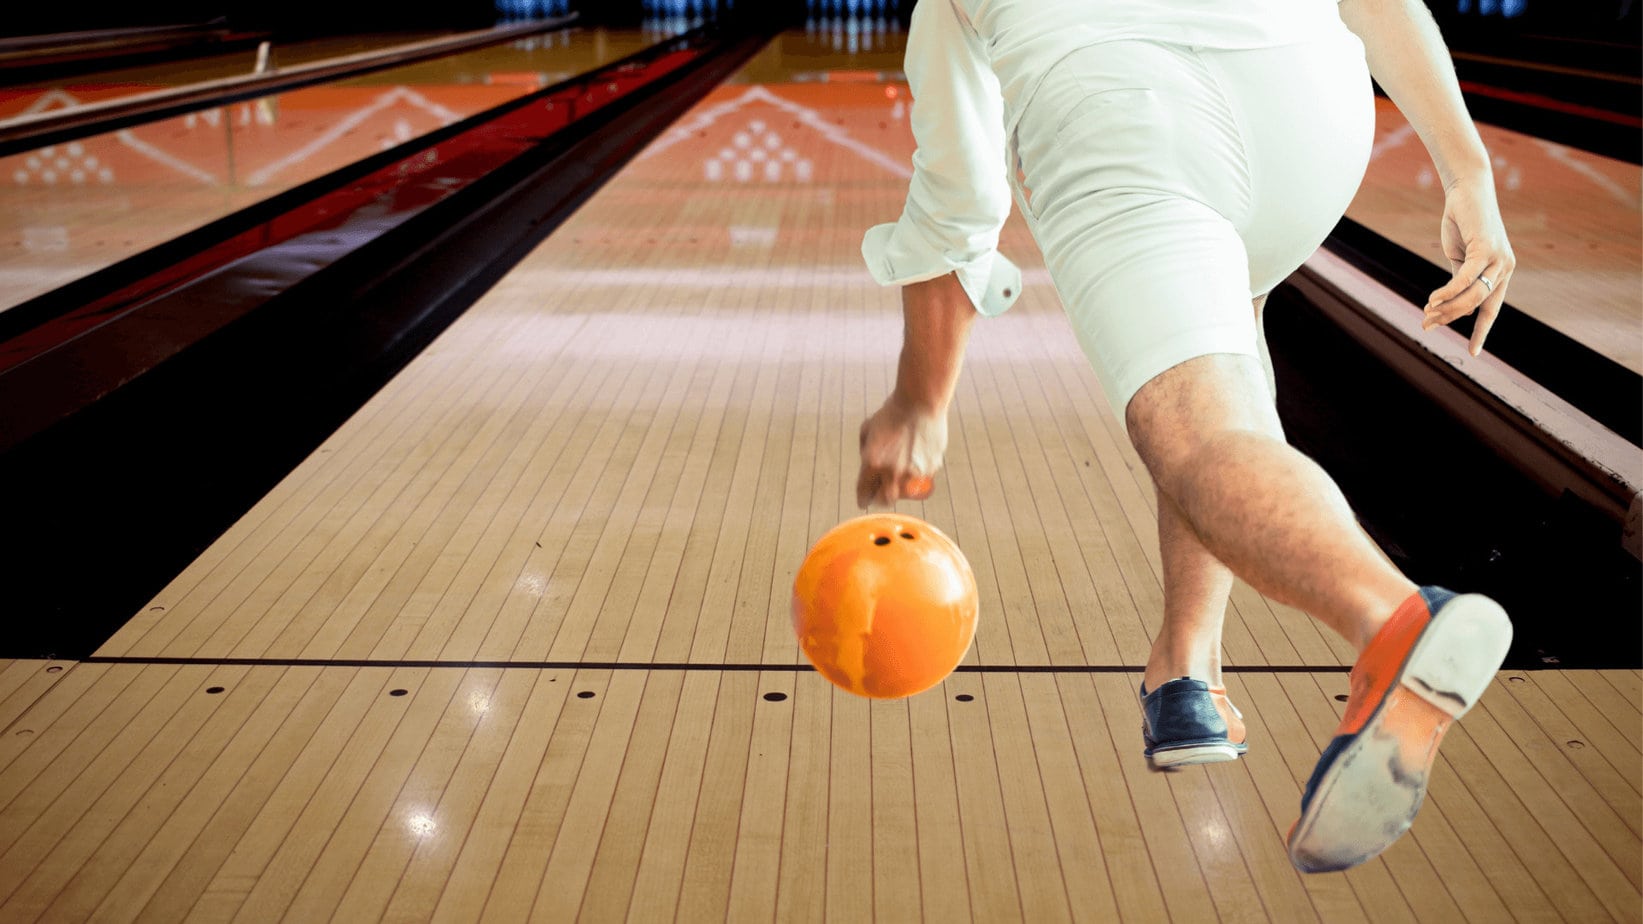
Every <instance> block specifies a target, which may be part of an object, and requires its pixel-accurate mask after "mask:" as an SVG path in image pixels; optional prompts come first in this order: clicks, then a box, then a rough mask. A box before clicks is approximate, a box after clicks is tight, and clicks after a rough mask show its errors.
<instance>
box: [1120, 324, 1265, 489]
mask: <svg viewBox="0 0 1643 924" xmlns="http://www.w3.org/2000/svg"><path fill="white" fill-rule="evenodd" d="M1124 418H1125V421H1124V422H1125V426H1126V428H1127V429H1128V431H1129V435H1130V441H1131V442H1132V443H1134V445H1135V449H1136V452H1138V453H1139V454H1140V456H1141V460H1142V462H1144V463H1145V464H1146V466H1147V469H1148V471H1149V472H1150V473H1151V474H1152V476H1153V478H1154V479H1155V480H1156V481H1157V482H1158V483H1159V485H1160V486H1161V487H1163V488H1164V489H1165V490H1166V491H1171V485H1172V484H1173V483H1174V482H1175V481H1176V480H1177V478H1178V477H1179V476H1180V475H1181V473H1182V472H1183V470H1185V469H1188V468H1190V467H1191V466H1193V465H1195V464H1199V463H1200V462H1201V461H1202V454H1203V453H1204V452H1205V451H1212V450H1213V448H1214V446H1215V445H1216V444H1217V443H1220V442H1221V439H1222V437H1224V436H1225V435H1227V434H1232V433H1245V434H1248V433H1255V434H1260V435H1262V436H1267V437H1273V438H1277V439H1282V438H1283V428H1282V427H1281V426H1280V424H1279V423H1278V415H1277V411H1276V409H1275V408H1274V407H1273V405H1272V400H1271V398H1270V396H1269V394H1268V391H1267V382H1266V376H1265V375H1264V373H1263V371H1262V369H1261V364H1260V361H1259V360H1258V359H1257V358H1256V357H1253V356H1245V355H1242V354H1233V353H1216V354H1211V355H1208V356H1200V357H1197V358H1196V359H1190V360H1187V361H1186V362H1184V363H1181V364H1179V365H1177V366H1174V367H1171V368H1170V369H1166V370H1165V371H1164V372H1162V373H1160V374H1159V375H1157V376H1155V377H1153V379H1152V380H1151V381H1149V382H1147V383H1146V384H1145V385H1143V386H1141V389H1140V390H1139V391H1137V392H1136V393H1135V397H1134V398H1132V399H1130V403H1129V405H1128V406H1127V407H1126V408H1125V411H1124ZM1171 493H1174V492H1173V491H1171Z"/></svg>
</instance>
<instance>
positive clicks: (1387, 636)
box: [1335, 592, 1432, 735]
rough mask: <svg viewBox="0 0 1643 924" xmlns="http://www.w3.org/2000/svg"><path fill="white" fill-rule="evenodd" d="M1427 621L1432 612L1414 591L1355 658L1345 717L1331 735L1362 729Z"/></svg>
mask: <svg viewBox="0 0 1643 924" xmlns="http://www.w3.org/2000/svg"><path fill="white" fill-rule="evenodd" d="M1431 621H1432V612H1431V611H1430V610H1428V609H1427V608H1426V599H1425V598H1424V597H1422V596H1421V595H1420V593H1419V592H1416V593H1414V594H1411V595H1410V597H1409V599H1407V600H1405V601H1403V603H1402V605H1400V606H1399V607H1398V609H1397V611H1396V612H1394V613H1393V614H1392V618H1391V619H1389V620H1387V622H1386V625H1384V626H1382V627H1381V630H1380V631H1379V632H1377V633H1375V637H1374V638H1373V639H1371V640H1370V642H1369V647H1367V648H1365V649H1364V650H1363V653H1362V654H1360V655H1358V663H1356V664H1354V665H1352V693H1351V696H1350V697H1349V698H1348V699H1347V704H1346V715H1345V717H1343V718H1342V719H1341V725H1340V728H1338V729H1336V730H1335V734H1337V735H1355V734H1357V733H1358V732H1359V731H1362V730H1363V726H1364V723H1365V722H1368V721H1369V718H1370V716H1372V715H1374V714H1375V710H1376V709H1377V708H1379V707H1380V704H1381V700H1383V699H1385V697H1386V694H1387V692H1388V691H1389V690H1390V689H1391V687H1392V685H1393V684H1395V683H1397V680H1398V675H1399V674H1400V673H1401V672H1402V671H1403V664H1404V662H1405V661H1407V660H1409V652H1410V651H1412V650H1413V649H1414V647H1415V642H1417V641H1419V640H1420V637H1421V633H1422V632H1424V631H1426V624H1427V623H1429V622H1431Z"/></svg>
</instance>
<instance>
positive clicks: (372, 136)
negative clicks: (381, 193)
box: [0, 27, 677, 310]
mask: <svg viewBox="0 0 1643 924" xmlns="http://www.w3.org/2000/svg"><path fill="white" fill-rule="evenodd" d="M676 31H677V30H673V29H671V27H669V28H659V27H653V28H649V29H604V28H595V29H575V30H569V31H562V32H555V33H549V34H544V35H540V36H532V37H529V38H525V39H521V40H519V41H515V42H510V43H508V44H506V45H499V46H494V47H491V48H486V49H480V50H478V51H474V52H469V53H466V54H462V55H456V56H452V57H450V58H447V59H442V60H439V61H430V62H424V63H421V64H415V65H410V66H407V67H403V68H395V69H392V70H387V71H380V72H377V73H374V74H369V75H365V76H363V77H359V78H355V79H352V80H346V81H339V82H336V83H330V84H325V85H322V86H313V87H305V88H302V89H298V90H293V91H290V92H287V93H280V94H277V95H273V96H269V97H266V98H263V99H258V100H251V101H247V102H241V103H234V104H232V105H228V106H223V107H219V108H214V109H207V110H203V111H200V112H196V113H190V114H188V115H183V116H178V117H176V118H171V119H165V120H161V121H157V122H150V123H146V124H143V125H137V126H133V127H131V128H126V129H121V130H119V131H115V132H110V133H108V134H104V135H97V136H93V137H88V138H84V139H80V140H77V141H72V142H68V143H65V144H57V145H50V146H46V147H42V148H40V149H38V150H35V151H31V152H27V153H23V154H17V155H12V156H9V157H0V310H5V309H6V308H10V307H12V306H15V305H17V304H19V303H21V302H24V301H26V300H28V299H30V298H33V297H35V296H37V295H40V294H42V293H44V292H47V291H50V290H51V289H54V288H56V287H58V286H61V285H64V284H66V283H68V282H71V281H73V280H75V279H78V278H80V277H82V276H85V275H87V274H88V273H91V272H95V271H96V270H99V269H101V268H103V267H105V266H108V265H110V264H112V263H115V262H117V261H119V260H122V259H125V258H126V257H129V256H132V255H133V254H136V253H138V252H141V251H142V250H145V249H147V248H149V247H152V246H155V245H157V244H160V243H163V242H164V241H167V240H170V239H172V238H175V237H177V236H179V235H181V234H184V233H186V232H188V231H191V230H193V229H195V228H198V227H200V226H202V225H205V224H207V223H209V222H211V221H213V220H215V219H217V218H220V217H222V216H224V215H227V214H229V213H231V212H234V211H237V210H239V209H242V208H245V207H246V206H249V205H252V204H254V203H256V202H260V201H262V200H264V199H267V198H269V197H271V196H274V195H276V194H278V193H280V192H283V191H285V190H287V189H290V188H292V187H294V186H297V185H299V184H301V183H304V182H306V181H308V180H311V179H314V178H315V177H318V176H321V175H323V174H325V173H327V172H329V171H332V170H335V169H337V168H339V167H342V166H345V165H347V164H349V163H352V162H354V161H357V160H359V159H360V158H363V157H366V156H369V155H371V154H375V153H377V152H379V151H383V150H387V149H388V148H391V147H394V146H395V145H398V144H401V143H404V142H406V141H410V140H413V139H415V138H418V137H420V136H422V135H424V134H426V133H428V132H430V131H434V130H436V129H438V128H441V127H443V126H445V125H449V124H451V123H453V122H457V121H460V120H461V119H464V118H467V117H468V116H471V115H474V114H476V113H478V112H481V111H483V110H485V109H488V108H490V107H492V106H496V105H499V104H501V103H504V102H506V101H508V100H510V99H514V98H517V97H519V96H522V95H524V94H526V93H530V92H532V91H534V90H537V89H539V88H541V87H544V86H547V85H549V84H552V83H555V82H557V81H559V80H563V79H565V78H567V77H570V76H573V75H575V74H579V73H584V72H586V71H588V70H591V69H593V68H595V67H598V66H600V65H602V64H605V63H608V62H610V61H613V60H616V59H618V58H621V57H623V56H625V55H628V54H632V53H633V52H636V51H638V50H640V49H642V48H644V47H646V46H648V45H650V44H653V43H654V42H656V41H659V40H661V39H662V38H664V37H665V36H666V35H667V34H676ZM52 92H60V91H52ZM41 99H47V97H44V96H42V97H39V98H37V100H36V103H38V102H39V100H41ZM48 102H49V100H48ZM9 105H13V106H16V105H19V104H18V102H17V100H13V101H12V102H11V103H10V104H9ZM31 105H32V104H31ZM24 108H26V106H25V107H24ZM17 111H21V110H17ZM0 114H3V111H0Z"/></svg>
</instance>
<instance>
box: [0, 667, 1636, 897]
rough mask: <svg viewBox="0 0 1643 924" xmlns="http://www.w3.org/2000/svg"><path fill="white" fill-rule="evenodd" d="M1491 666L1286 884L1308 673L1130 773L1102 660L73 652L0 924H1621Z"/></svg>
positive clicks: (1591, 841) (1133, 719) (1614, 850)
mask: <svg viewBox="0 0 1643 924" xmlns="http://www.w3.org/2000/svg"><path fill="white" fill-rule="evenodd" d="M1507 676H1509V675H1505V674H1503V675H1502V677H1503V679H1502V682H1501V683H1497V684H1496V685H1495V686H1494V687H1492V688H1491V689H1490V691H1489V692H1488V693H1487V695H1486V696H1485V698H1484V700H1483V702H1482V704H1481V706H1480V709H1479V711H1478V714H1477V715H1474V716H1469V717H1468V719H1467V720H1466V721H1465V722H1464V723H1463V724H1462V726H1461V727H1459V728H1458V729H1457V730H1456V731H1454V732H1452V733H1451V735H1452V740H1451V741H1450V742H1449V743H1448V744H1447V745H1446V748H1445V750H1444V752H1443V756H1442V757H1441V758H1440V760H1439V763H1438V766H1437V771H1436V775H1435V778H1434V781H1433V784H1432V789H1431V793H1430V798H1429V804H1428V805H1427V806H1426V808H1425V809H1424V810H1423V812H1422V814H1421V816H1420V818H1419V820H1418V821H1417V823H1416V825H1415V828H1414V830H1413V831H1412V832H1411V834H1410V836H1408V837H1406V838H1404V839H1403V840H1401V841H1399V842H1398V843H1397V844H1395V845H1394V846H1393V847H1392V848H1391V849H1390V850H1388V851H1387V852H1386V853H1385V854H1383V855H1382V857H1380V858H1379V859H1376V860H1374V861H1371V862H1370V863H1368V864H1365V865H1364V866H1362V867H1359V868H1358V869H1355V870H1353V871H1351V872H1350V873H1347V874H1345V875H1325V876H1305V875H1302V874H1299V873H1297V872H1295V871H1294V870H1293V869H1292V868H1291V867H1290V866H1289V863H1288V860H1287V858H1286V857H1285V856H1284V851H1283V833H1284V831H1285V830H1287V827H1288V825H1289V823H1290V822H1291V821H1292V820H1293V818H1294V814H1295V812H1296V809H1297V807H1298V803H1299V798H1300V790H1301V786H1302V784H1304V782H1305V778H1306V775H1307V774H1308V773H1310V770H1311V761H1312V760H1313V759H1315V756H1316V754H1317V752H1318V750H1319V748H1320V746H1321V744H1322V743H1323V739H1322V736H1320V735H1318V734H1315V733H1312V732H1311V731H1309V730H1311V729H1316V728H1317V727H1319V725H1318V722H1319V719H1320V718H1325V719H1327V717H1329V716H1333V715H1335V714H1337V712H1338V706H1339V704H1338V703H1336V702H1335V701H1334V699H1333V693H1332V691H1333V690H1334V689H1335V688H1336V687H1337V686H1338V681H1339V679H1340V677H1339V675H1338V674H1333V673H1329V674H1305V673H1284V674H1275V673H1266V672H1251V673H1246V674H1239V675H1236V678H1237V680H1236V684H1235V686H1234V693H1235V695H1237V696H1238V697H1239V698H1240V699H1241V700H1242V701H1243V702H1244V703H1245V704H1246V706H1247V708H1246V715H1247V716H1248V717H1249V719H1250V730H1251V737H1252V740H1253V744H1252V750H1251V754H1250V755H1249V756H1248V757H1247V758H1246V759H1245V760H1243V761H1241V762H1239V763H1235V764H1229V765H1222V766H1217V767H1208V768H1197V769H1194V770H1189V771H1184V772H1177V773H1155V772H1152V771H1149V770H1147V769H1146V766H1145V763H1144V761H1142V760H1141V758H1140V754H1139V750H1140V741H1139V735H1138V734H1137V731H1136V724H1137V718H1138V710H1137V706H1136V703H1135V699H1134V693H1133V690H1134V683H1135V681H1136V679H1137V678H1136V676H1135V675H1126V674H1122V673H1097V674H1063V675H1047V674H1024V675H1023V674H1015V673H994V674H985V675H976V674H959V675H955V676H954V678H953V679H952V680H950V681H949V682H948V683H946V684H944V685H943V686H942V687H938V688H937V689H935V690H933V691H931V692H929V693H928V694H925V695H922V696H919V697H915V698H913V699H911V700H905V701H890V702H869V701H866V700H860V699H856V698H854V697H851V696H849V695H848V694H845V693H842V692H840V691H837V690H835V689H834V688H832V687H830V686H829V685H827V684H826V683H825V682H824V681H823V680H821V678H820V677H819V676H817V675H815V674H814V673H810V672H802V673H794V672H790V671H771V672H763V673H761V672H741V671H738V672H722V671H716V670H711V669H700V670H656V671H650V670H642V669H630V670H619V671H608V670H597V671H573V670H563V671H552V670H536V669H523V668H513V669H495V668H483V669H466V668H457V667H449V668H432V669H429V668H419V669H405V668H392V667H341V666H338V667H274V666H267V667H233V668H229V667H213V666H208V665H181V666H179V665H127V664H107V665H86V666H82V667H80V668H77V669H76V670H75V671H74V672H73V673H72V674H71V676H70V678H67V679H68V680H70V681H73V680H76V679H79V682H78V683H72V682H66V683H60V684H58V685H56V686H55V687H53V688H52V689H51V690H50V691H48V692H47V693H46V694H45V695H44V696H43V697H42V698H41V699H40V701H39V702H38V703H36V704H35V706H34V707H33V709H31V710H29V711H28V712H27V713H25V715H24V720H25V721H33V720H34V719H36V718H39V719H43V720H49V721H44V722H42V723H40V724H41V729H42V731H41V733H40V734H38V735H36V736H34V738H33V740H32V742H31V744H30V746H29V747H28V748H27V749H26V750H25V751H24V752H23V753H22V754H21V755H19V756H18V757H17V758H16V759H14V760H12V761H11V762H10V763H9V764H8V765H7V766H6V767H5V768H4V769H3V770H0V792H3V793H4V795H3V797H0V798H3V802H0V831H4V832H5V833H6V837H5V840H4V843H3V844H0V870H3V872H0V917H4V918H5V919H7V920H16V919H23V920H30V919H33V918H34V917H36V916H41V915H43V916H45V917H46V918H47V919H52V920H83V919H88V918H92V917H96V918H98V919H103V920H137V919H158V920H182V919H194V920H224V919H229V918H233V917H236V916H248V917H253V918H256V919H270V918H280V917H283V918H287V919H291V920H315V919H324V918H333V919H337V920H378V919H394V920H406V919H414V920H421V919H429V918H438V919H443V920H471V919H474V918H479V917H482V918H486V919H495V920H513V919H519V918H521V917H525V916H534V917H537V918H540V919H543V920H564V919H567V918H574V917H578V916H580V917H581V918H583V919H587V920H611V919H616V918H621V917H624V916H629V915H631V916H633V917H635V918H639V919H652V918H656V917H664V918H668V917H673V916H678V917H680V918H682V919H698V918H699V917H701V916H704V915H705V916H710V917H713V918H715V919H724V918H729V919H734V920H768V919H773V918H775V919H784V920H785V919H789V918H810V917H815V918H820V917H822V916H827V917H832V918H841V917H849V918H855V917H857V916H859V917H861V918H862V919H868V918H871V919H877V920H907V919H911V918H918V917H921V916H922V917H926V918H929V917H934V916H936V915H942V916H943V917H942V919H943V920H948V919H965V918H969V919H974V920H998V919H1021V920H1035V921H1036V920H1110V919H1114V918H1121V919H1123V920H1137V921H1152V920H1158V921H1162V920H1176V921H1197V920H1205V919H1207V918H1216V917H1219V918H1231V919H1250V920H1272V921H1296V920H1322V921H1331V922H1332V921H1342V920H1364V921H1399V920H1401V921H1409V920H1414V921H1426V920H1432V921H1440V920H1451V921H1452V920H1469V921H1489V920H1502V919H1504V917H1506V916H1510V917H1513V918H1516V919H1521V920H1566V921H1591V920H1609V919H1615V920H1636V917H1637V908H1638V906H1639V901H1640V896H1639V890H1638V888H1637V885H1636V883H1635V882H1634V881H1633V880H1632V879H1631V878H1630V877H1629V876H1628V872H1627V867H1628V866H1631V867H1633V868H1635V863H1632V862H1631V861H1632V860H1635V858H1636V849H1637V838H1636V835H1635V834H1631V833H1629V831H1626V830H1624V826H1623V825H1618V824H1616V823H1615V820H1614V819H1617V817H1618V816H1617V815H1616V813H1614V812H1613V811H1612V810H1611V809H1609V808H1608V807H1607V806H1606V805H1604V804H1602V800H1601V799H1600V798H1598V794H1597V790H1596V788H1595V787H1594V786H1592V785H1590V784H1583V783H1582V782H1581V781H1580V779H1579V777H1578V772H1577V771H1576V770H1575V768H1573V767H1572V766H1570V767H1569V769H1568V770H1566V771H1555V770H1550V769H1548V766H1547V764H1548V762H1549V758H1548V756H1547V755H1548V753H1549V752H1551V751H1553V750H1555V749H1556V748H1557V747H1558V746H1559V744H1560V742H1558V741H1556V740H1555V739H1556V737H1557V735H1558V734H1561V732H1558V733H1557V734H1549V733H1548V732H1546V731H1545V730H1542V729H1539V728H1538V727H1527V726H1526V727H1523V728H1518V727H1517V723H1519V722H1520V721H1521V718H1522V717H1523V715H1524V712H1523V710H1522V707H1521V706H1520V705H1519V701H1520V698H1521V695H1522V694H1521V693H1520V692H1519V691H1515V690H1511V689H1508V684H1509V682H1508V681H1506V680H1505V679H1504V678H1505V677H1507ZM218 687H221V688H223V689H222V690H221V691H220V692H215V693H213V692H209V691H211V690H212V689H215V688H218ZM396 690H402V691H404V693H403V695H395V691H396ZM775 693H781V694H785V696H784V697H779V698H778V697H772V696H770V695H769V694H775ZM960 693H964V694H966V695H968V696H970V697H972V698H971V699H970V700H969V701H960V700H959V699H958V698H957V697H958V695H959V694H960ZM1529 725H1532V723H1529ZM1587 750H1594V751H1595V750H1598V747H1597V746H1596V745H1593V746H1592V747H1590V748H1588V749H1587ZM1606 818H1607V819H1610V820H1609V821H1608V822H1605V821H1604V819H1606Z"/></svg>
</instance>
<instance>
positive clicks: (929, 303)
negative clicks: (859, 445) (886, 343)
mask: <svg viewBox="0 0 1643 924" xmlns="http://www.w3.org/2000/svg"><path fill="white" fill-rule="evenodd" d="M901 304H902V317H903V321H904V325H905V327H904V329H903V333H902V346H901V362H900V364H899V365H898V366H897V367H896V392H895V395H894V396H893V397H894V398H899V399H900V400H902V401H906V402H908V403H909V404H911V405H912V406H914V407H916V408H918V409H920V410H925V411H930V412H934V413H941V414H945V413H946V412H947V407H948V405H950V404H952V401H953V392H954V391H955V390H957V388H958V375H959V370H960V369H961V368H962V366H963V365H964V348H965V345H966V344H967V343H968V342H969V339H970V326H971V325H972V324H974V323H975V317H976V310H975V307H974V306H973V305H972V304H971V303H970V297H969V296H968V295H966V294H964V289H963V287H962V286H960V285H959V284H958V278H957V277H956V276H954V275H952V274H948V275H946V276H941V277H938V278H936V279H931V280H928V281H925V282H915V283H913V284H911V285H907V286H903V287H902V290H901Z"/></svg>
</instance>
